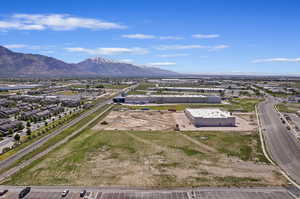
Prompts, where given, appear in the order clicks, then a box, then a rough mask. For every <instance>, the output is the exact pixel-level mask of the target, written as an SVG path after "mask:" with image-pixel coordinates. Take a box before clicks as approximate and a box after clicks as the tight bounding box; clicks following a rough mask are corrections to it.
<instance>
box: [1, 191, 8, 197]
mask: <svg viewBox="0 0 300 199" xmlns="http://www.w3.org/2000/svg"><path fill="white" fill-rule="evenodd" d="M7 192H8V190H7V189H5V190H3V191H1V192H0V196H4V195H5V194H6V193H7Z"/></svg>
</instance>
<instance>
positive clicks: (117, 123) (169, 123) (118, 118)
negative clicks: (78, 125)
mask: <svg viewBox="0 0 300 199" xmlns="http://www.w3.org/2000/svg"><path fill="white" fill-rule="evenodd" d="M233 116H234V117H235V119H236V122H235V126H203V127H199V126H195V125H194V124H193V123H192V121H191V120H190V119H189V118H188V117H187V115H186V114H185V112H184V111H176V112H175V111H172V110H170V111H168V110H129V109H119V110H114V111H112V112H110V114H109V115H108V116H106V118H104V120H103V121H101V122H99V123H98V124H97V125H96V126H94V127H93V129H94V130H131V131H174V130H177V131H189V130H190V131H195V130H196V131H197V130H199V131H208V130H209V131H253V130H255V129H256V128H257V124H256V119H255V117H253V116H251V114H234V115H233Z"/></svg>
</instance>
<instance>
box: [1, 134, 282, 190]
mask: <svg viewBox="0 0 300 199" xmlns="http://www.w3.org/2000/svg"><path fill="white" fill-rule="evenodd" d="M257 140H258V139H257V135H255V134H239V133H238V132H226V133H224V132H202V131H201V132H199V131H198V132H175V131H164V132H161V131H151V132H150V131H134V132H133V131H96V130H87V131H85V132H84V133H82V134H81V135H80V136H78V137H76V138H75V139H73V140H71V141H70V142H68V143H67V144H66V145H65V146H63V147H61V148H60V149H58V150H55V151H54V152H51V153H50V154H49V155H47V157H45V158H44V159H43V160H42V161H40V162H36V163H35V164H33V165H32V166H30V167H28V168H27V169H25V170H23V171H21V172H19V173H18V174H16V175H15V176H13V177H12V178H11V179H10V181H8V182H6V184H15V185H28V184H30V185H78V186H79V185H84V186H131V187H132V186H138V187H141V186H143V187H172V186H182V187H183V186H262V185H282V184H284V183H286V181H285V179H284V178H283V177H282V176H281V175H280V174H279V173H278V169H277V168H275V167H274V166H271V165H267V164H265V163H263V162H260V161H261V160H263V159H261V156H262V153H261V152H260V151H259V150H258V149H259V147H258V146H259V145H258V143H257ZM255 162H258V163H255Z"/></svg>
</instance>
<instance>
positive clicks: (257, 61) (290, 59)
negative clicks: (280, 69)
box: [252, 57, 300, 63]
mask: <svg viewBox="0 0 300 199" xmlns="http://www.w3.org/2000/svg"><path fill="white" fill-rule="evenodd" d="M266 62H300V58H282V57H278V58H267V59H256V60H253V61H252V63H266Z"/></svg>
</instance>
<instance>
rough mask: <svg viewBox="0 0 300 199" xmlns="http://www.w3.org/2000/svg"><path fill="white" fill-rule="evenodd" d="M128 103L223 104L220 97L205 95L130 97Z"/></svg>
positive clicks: (127, 97) (126, 99) (127, 99)
mask: <svg viewBox="0 0 300 199" xmlns="http://www.w3.org/2000/svg"><path fill="white" fill-rule="evenodd" d="M125 102H126V103H134V104H147V103H160V104H163V103H215V104H216V103H221V98H220V97H219V96H213V95H212V96H205V95H128V96H126V97H125Z"/></svg>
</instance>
